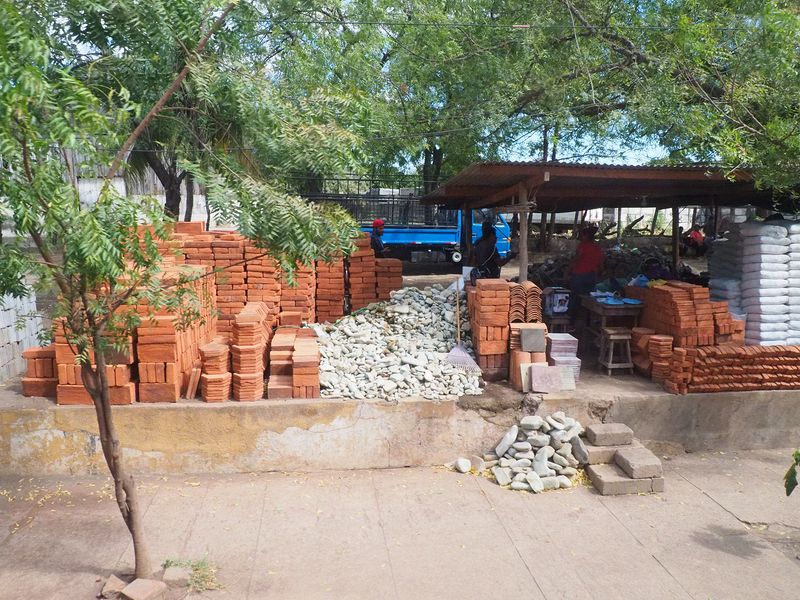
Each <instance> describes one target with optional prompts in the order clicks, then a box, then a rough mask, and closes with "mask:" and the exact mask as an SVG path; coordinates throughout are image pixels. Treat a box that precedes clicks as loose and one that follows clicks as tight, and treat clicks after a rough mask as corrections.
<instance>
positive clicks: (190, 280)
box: [136, 265, 217, 402]
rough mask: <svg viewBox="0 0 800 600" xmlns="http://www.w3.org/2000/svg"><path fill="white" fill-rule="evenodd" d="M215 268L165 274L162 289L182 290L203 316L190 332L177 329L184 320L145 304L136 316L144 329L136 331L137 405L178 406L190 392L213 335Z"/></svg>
mask: <svg viewBox="0 0 800 600" xmlns="http://www.w3.org/2000/svg"><path fill="white" fill-rule="evenodd" d="M210 272H211V267H210V266H206V265H184V266H178V267H173V268H169V269H166V270H165V271H164V273H162V275H161V283H162V285H163V286H169V285H178V284H179V283H180V285H181V287H182V288H184V289H188V290H191V293H192V295H193V296H195V297H196V298H197V299H198V303H199V311H200V312H199V314H198V315H196V316H195V315H192V317H196V318H192V320H191V323H190V324H189V325H188V326H186V327H180V328H179V327H177V326H176V322H178V321H179V320H180V315H179V314H175V313H174V312H171V311H168V310H167V309H166V308H164V307H161V308H159V309H154V308H153V307H151V306H148V305H147V303H146V301H144V300H143V301H142V302H141V303H140V305H139V306H137V307H136V308H137V310H138V312H139V314H140V315H141V325H140V326H139V327H138V328H137V330H136V349H137V360H138V363H139V369H138V371H139V401H140V402H177V401H178V398H180V396H181V391H183V390H186V389H187V388H188V383H189V376H190V374H191V372H192V370H193V369H194V368H195V367H196V366H197V365H198V363H199V360H200V346H202V345H204V344H206V343H207V342H208V341H209V340H210V339H212V337H213V336H214V335H215V331H216V323H217V321H216V316H215V300H214V298H215V292H216V289H215V285H214V280H213V278H212V277H209V276H207V275H208V274H209V273H210Z"/></svg>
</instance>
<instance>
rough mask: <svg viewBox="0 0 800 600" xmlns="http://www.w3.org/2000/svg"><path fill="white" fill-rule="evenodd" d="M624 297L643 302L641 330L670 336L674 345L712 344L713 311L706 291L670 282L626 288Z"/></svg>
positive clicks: (697, 287)
mask: <svg viewBox="0 0 800 600" xmlns="http://www.w3.org/2000/svg"><path fill="white" fill-rule="evenodd" d="M625 294H626V295H627V296H629V297H631V298H638V299H640V300H643V301H644V303H645V308H644V310H643V312H642V316H641V325H642V327H645V328H648V329H653V330H655V331H656V333H658V334H662V335H670V336H672V337H673V338H674V343H675V346H678V347H685V346H711V345H713V344H714V312H713V309H712V307H711V300H710V298H709V293H708V289H707V288H704V287H701V286H699V285H692V284H689V283H681V282H670V283H668V284H666V285H660V286H655V287H651V288H642V287H635V286H629V287H627V288H625Z"/></svg>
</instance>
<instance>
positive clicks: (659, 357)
mask: <svg viewBox="0 0 800 600" xmlns="http://www.w3.org/2000/svg"><path fill="white" fill-rule="evenodd" d="M673 341H674V340H673V338H672V336H669V335H651V336H649V341H648V344H647V352H648V355H649V358H650V364H651V371H650V374H651V376H652V377H653V381H657V382H662V381H664V380H666V379H667V378H668V377H669V374H670V368H671V366H672V365H671V361H672V344H673Z"/></svg>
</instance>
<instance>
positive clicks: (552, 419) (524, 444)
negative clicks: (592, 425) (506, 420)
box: [448, 411, 589, 494]
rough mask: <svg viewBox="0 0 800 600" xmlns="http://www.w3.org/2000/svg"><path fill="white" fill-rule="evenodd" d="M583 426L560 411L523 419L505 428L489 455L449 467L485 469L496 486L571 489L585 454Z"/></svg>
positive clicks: (466, 469)
mask: <svg viewBox="0 0 800 600" xmlns="http://www.w3.org/2000/svg"><path fill="white" fill-rule="evenodd" d="M582 432H583V427H582V426H581V424H580V423H579V422H578V421H576V420H575V419H573V418H571V417H568V416H566V415H565V414H564V413H563V412H562V411H558V412H554V413H553V414H552V415H549V416H546V417H540V416H527V417H523V418H522V420H521V421H520V422H519V425H514V426H512V427H511V429H509V430H508V431H507V432H506V433H505V435H504V436H503V439H501V440H500V443H499V444H497V446H496V447H495V448H494V450H493V451H492V452H488V453H486V454H484V455H483V456H482V457H479V456H474V457H472V458H471V459H467V458H459V459H457V460H456V461H455V462H454V463H453V464H452V465H448V466H452V468H454V469H455V470H456V471H459V472H461V473H466V472H468V471H470V470H475V471H476V472H478V473H481V472H483V471H485V470H489V471H490V472H491V473H492V475H493V476H494V479H495V481H496V482H497V484H498V485H501V486H503V487H506V486H507V487H510V488H511V489H512V490H520V491H526V492H534V493H536V494H538V493H540V492H544V491H547V490H556V489H559V488H571V487H572V485H573V479H574V478H575V476H576V475H577V474H578V469H577V468H578V467H579V466H580V465H583V464H586V463H587V462H588V460H589V455H588V453H587V451H586V446H585V445H584V443H583V440H582V439H581V438H580V434H581V433H582Z"/></svg>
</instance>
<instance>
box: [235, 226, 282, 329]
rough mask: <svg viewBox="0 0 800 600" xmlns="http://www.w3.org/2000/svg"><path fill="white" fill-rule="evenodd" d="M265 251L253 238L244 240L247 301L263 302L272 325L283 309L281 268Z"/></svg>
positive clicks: (275, 322)
mask: <svg viewBox="0 0 800 600" xmlns="http://www.w3.org/2000/svg"><path fill="white" fill-rule="evenodd" d="M264 254H265V251H264V250H263V249H261V248H259V247H258V246H256V245H255V244H254V243H253V242H252V241H251V240H245V242H244V258H245V260H246V261H247V262H246V263H245V274H246V277H247V302H263V303H264V305H265V306H266V308H267V312H268V318H267V320H268V322H269V323H270V325H271V326H273V327H274V326H275V325H276V324H277V319H278V313H279V312H280V311H281V268H280V265H279V264H278V262H277V261H276V260H275V259H273V258H270V257H269V256H265V255H264Z"/></svg>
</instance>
